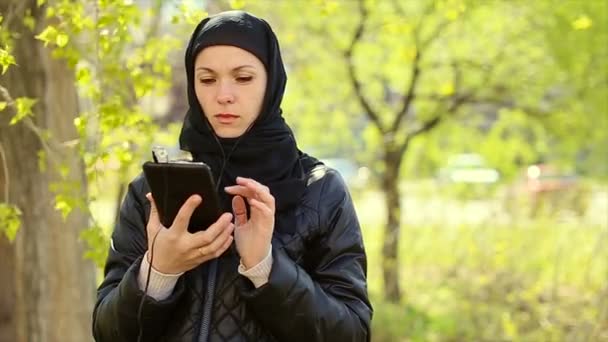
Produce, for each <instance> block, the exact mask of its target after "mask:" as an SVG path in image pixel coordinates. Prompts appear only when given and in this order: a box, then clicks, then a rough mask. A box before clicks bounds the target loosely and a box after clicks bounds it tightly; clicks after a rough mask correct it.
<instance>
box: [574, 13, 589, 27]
mask: <svg viewBox="0 0 608 342" xmlns="http://www.w3.org/2000/svg"><path fill="white" fill-rule="evenodd" d="M591 25H593V21H592V20H591V18H589V17H588V16H586V15H583V16H580V17H579V18H578V19H576V20H575V21H573V22H572V27H573V28H574V29H575V30H586V29H588V28H590V27H591Z"/></svg>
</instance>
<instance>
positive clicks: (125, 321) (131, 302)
mask: <svg viewBox="0 0 608 342" xmlns="http://www.w3.org/2000/svg"><path fill="white" fill-rule="evenodd" d="M144 192H145V190H144V181H143V178H142V177H141V176H140V177H139V178H137V179H136V180H135V181H133V183H131V184H130V185H129V190H128V192H127V195H126V197H125V199H124V201H123V203H122V206H121V209H120V216H119V222H118V225H117V226H116V227H115V229H114V232H113V234H112V244H111V248H110V252H109V254H108V258H107V261H106V265H105V270H104V273H105V279H104V281H103V282H102V284H101V285H100V286H99V288H98V290H97V303H96V305H95V310H94V312H93V336H94V337H95V341H97V342H121V341H137V337H138V334H139V322H138V309H139V303H140V300H141V298H142V296H143V295H144V294H143V291H142V290H140V289H139V286H138V283H137V275H138V272H139V267H140V265H141V260H142V257H143V254H144V253H145V251H146V249H147V237H146V233H145V231H146V222H147V211H149V209H146V210H144V204H143V203H142V199H143V198H144V197H143V193H144ZM146 206H147V204H146ZM183 292H184V285H183V281H182V280H181V279H180V280H179V281H178V283H177V285H176V287H175V289H174V291H173V293H172V294H171V295H170V296H169V297H168V298H166V299H165V300H162V301H156V300H154V299H153V298H151V297H149V296H146V299H145V301H144V307H143V316H144V317H143V319H142V321H143V322H144V323H143V324H144V326H143V332H144V336H143V340H144V341H155V340H156V339H157V338H158V337H159V336H161V335H162V334H163V331H164V329H165V327H166V323H167V322H168V320H169V319H170V317H171V312H172V311H173V309H174V308H175V307H176V305H177V303H178V300H179V298H180V296H181V295H182V293H183Z"/></svg>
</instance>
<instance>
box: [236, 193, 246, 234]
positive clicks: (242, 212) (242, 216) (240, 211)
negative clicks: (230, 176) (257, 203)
mask: <svg viewBox="0 0 608 342" xmlns="http://www.w3.org/2000/svg"><path fill="white" fill-rule="evenodd" d="M232 211H233V212H234V224H235V225H236V226H237V227H238V226H242V225H244V224H245V223H247V208H246V207H245V200H244V199H243V197H241V196H238V195H237V196H234V197H233V198H232Z"/></svg>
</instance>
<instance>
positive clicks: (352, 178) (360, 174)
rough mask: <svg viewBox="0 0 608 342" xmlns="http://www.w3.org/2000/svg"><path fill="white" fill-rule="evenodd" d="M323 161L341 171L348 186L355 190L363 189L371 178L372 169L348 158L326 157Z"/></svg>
mask: <svg viewBox="0 0 608 342" xmlns="http://www.w3.org/2000/svg"><path fill="white" fill-rule="evenodd" d="M321 161H322V162H323V163H324V164H325V165H327V166H329V167H331V168H332V169H335V170H336V171H338V172H339V173H340V175H341V176H342V178H344V181H345V182H346V184H347V185H348V187H349V188H350V189H352V190H355V191H360V190H363V189H364V188H365V187H366V186H367V185H368V182H369V180H370V178H371V171H370V170H369V168H367V167H365V166H360V165H358V164H357V163H356V162H354V161H352V160H350V159H347V158H324V159H321Z"/></svg>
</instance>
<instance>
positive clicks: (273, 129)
mask: <svg viewBox="0 0 608 342" xmlns="http://www.w3.org/2000/svg"><path fill="white" fill-rule="evenodd" d="M212 45H231V46H236V47H239V48H241V49H244V50H247V51H248V52H250V53H252V54H253V55H255V56H256V57H257V58H258V59H260V61H262V64H264V66H265V68H266V72H267V74H268V77H267V79H268V83H267V84H266V92H265V95H264V101H263V104H262V109H261V112H260V114H259V116H258V117H257V119H256V120H255V121H254V123H253V125H252V126H251V127H250V128H249V130H247V131H246V132H245V133H244V134H243V135H241V136H240V137H238V138H220V137H218V136H216V135H215V133H214V131H213V129H212V128H211V125H210V123H209V122H208V120H207V118H206V117H205V114H204V113H203V110H202V108H201V106H200V104H199V103H198V100H197V98H196V94H195V91H194V61H195V59H196V56H197V55H198V53H199V52H200V51H201V50H202V49H204V48H205V47H208V46H212ZM185 59H186V74H187V78H188V80H187V81H188V103H189V106H190V108H189V110H188V113H187V114H186V118H185V120H184V125H183V127H182V131H181V134H180V138H179V142H180V146H181V148H182V150H186V151H189V152H190V153H191V154H192V156H193V159H194V160H195V161H203V162H205V163H206V164H208V165H209V166H210V167H211V169H212V170H213V173H214V175H215V176H216V177H217V178H218V179H219V184H218V185H219V195H220V199H221V200H222V205H223V207H224V209H225V210H228V211H232V205H231V199H230V198H229V196H228V195H227V194H226V193H225V192H224V190H223V188H224V186H228V185H233V184H235V182H236V177H237V176H242V177H248V178H252V179H254V180H256V181H258V182H260V183H262V184H264V185H266V186H268V187H269V188H270V192H271V194H272V195H273V196H274V197H275V203H276V211H277V213H279V212H281V211H283V210H287V209H289V208H291V207H293V206H294V205H295V204H297V203H298V201H299V199H300V197H301V195H302V193H303V191H304V188H305V184H306V181H305V178H304V170H303V167H302V165H301V163H300V156H301V152H300V151H299V150H298V148H297V145H296V141H295V138H294V136H293V134H292V132H291V129H290V128H289V126H288V125H287V123H286V122H285V120H284V119H283V117H282V115H281V114H282V111H281V108H280V106H281V100H282V98H283V93H284V91H285V84H286V82H287V76H286V74H285V68H284V66H283V61H282V59H281V53H280V51H279V43H278V41H277V38H276V36H275V34H274V32H273V31H272V29H271V28H270V25H268V23H267V22H266V21H264V20H263V19H260V18H257V17H255V16H253V15H251V14H248V13H246V12H242V11H229V12H223V13H220V14H217V15H214V16H211V17H208V18H205V19H203V20H202V21H201V22H200V23H199V24H198V26H197V27H196V29H195V30H194V32H193V34H192V37H191V38H190V43H189V44H188V48H187V50H186V58H185Z"/></svg>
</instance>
